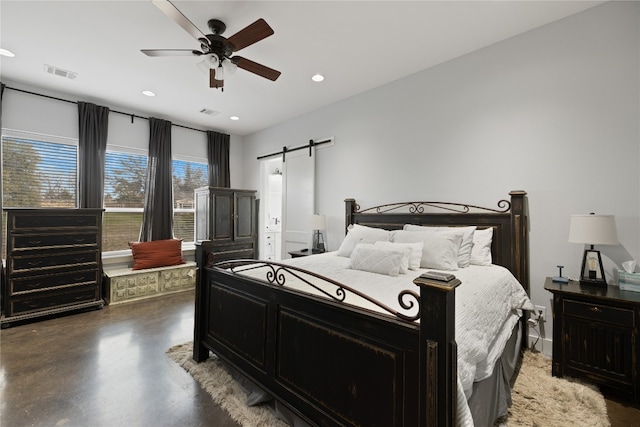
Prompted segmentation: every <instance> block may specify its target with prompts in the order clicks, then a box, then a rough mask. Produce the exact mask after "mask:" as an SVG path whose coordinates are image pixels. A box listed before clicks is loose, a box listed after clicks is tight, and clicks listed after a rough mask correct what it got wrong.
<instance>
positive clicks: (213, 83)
mask: <svg viewBox="0 0 640 427" xmlns="http://www.w3.org/2000/svg"><path fill="white" fill-rule="evenodd" d="M209 87H212V88H214V89H220V88H223V87H224V80H216V70H215V69H213V68H211V69H210V70H209Z"/></svg>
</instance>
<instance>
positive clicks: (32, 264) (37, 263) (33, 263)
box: [28, 261, 42, 267]
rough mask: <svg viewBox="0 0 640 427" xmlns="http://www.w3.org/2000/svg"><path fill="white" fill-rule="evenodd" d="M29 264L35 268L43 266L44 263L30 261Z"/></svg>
mask: <svg viewBox="0 0 640 427" xmlns="http://www.w3.org/2000/svg"><path fill="white" fill-rule="evenodd" d="M28 264H29V265H30V266H34V267H35V266H36V265H40V264H42V261H29V262H28Z"/></svg>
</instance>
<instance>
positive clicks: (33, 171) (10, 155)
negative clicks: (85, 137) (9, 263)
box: [1, 130, 78, 258]
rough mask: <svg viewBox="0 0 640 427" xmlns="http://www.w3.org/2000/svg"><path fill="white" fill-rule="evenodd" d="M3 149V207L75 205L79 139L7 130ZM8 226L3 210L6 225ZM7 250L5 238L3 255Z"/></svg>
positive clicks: (3, 225) (4, 135)
mask: <svg viewBox="0 0 640 427" xmlns="http://www.w3.org/2000/svg"><path fill="white" fill-rule="evenodd" d="M1 149H2V204H3V207H5V208H75V207H76V194H77V192H76V188H77V185H76V183H77V166H76V165H77V159H78V143H77V141H76V140H73V139H67V138H58V137H53V136H49V135H40V134H33V133H27V132H19V131H9V130H6V131H4V132H3V135H2V147H1ZM5 226H6V215H5V214H4V212H3V215H2V227H3V229H6V228H5ZM5 238H6V236H5V234H4V233H3V239H5ZM5 250H6V241H3V242H2V252H3V258H4V251H5Z"/></svg>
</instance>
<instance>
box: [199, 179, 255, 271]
mask: <svg viewBox="0 0 640 427" xmlns="http://www.w3.org/2000/svg"><path fill="white" fill-rule="evenodd" d="M194 200H195V204H196V206H195V239H194V240H195V242H196V244H199V243H202V242H205V245H206V247H207V252H208V253H209V257H210V258H211V261H213V262H216V261H224V260H229V259H239V258H243V259H254V258H257V255H258V254H257V252H258V251H257V233H256V230H257V218H258V215H257V207H256V206H257V202H256V192H255V191H253V190H237V189H231V188H219V187H203V188H199V189H196V190H195V194H194Z"/></svg>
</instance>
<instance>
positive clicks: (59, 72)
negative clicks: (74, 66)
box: [44, 64, 78, 80]
mask: <svg viewBox="0 0 640 427" xmlns="http://www.w3.org/2000/svg"><path fill="white" fill-rule="evenodd" d="M44 72H45V73H49V74H53V75H54V76H60V77H66V78H68V79H70V80H74V79H75V78H76V77H78V73H74V72H73V71H68V70H63V69H62V68H58V67H54V66H53V65H47V64H44Z"/></svg>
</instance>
